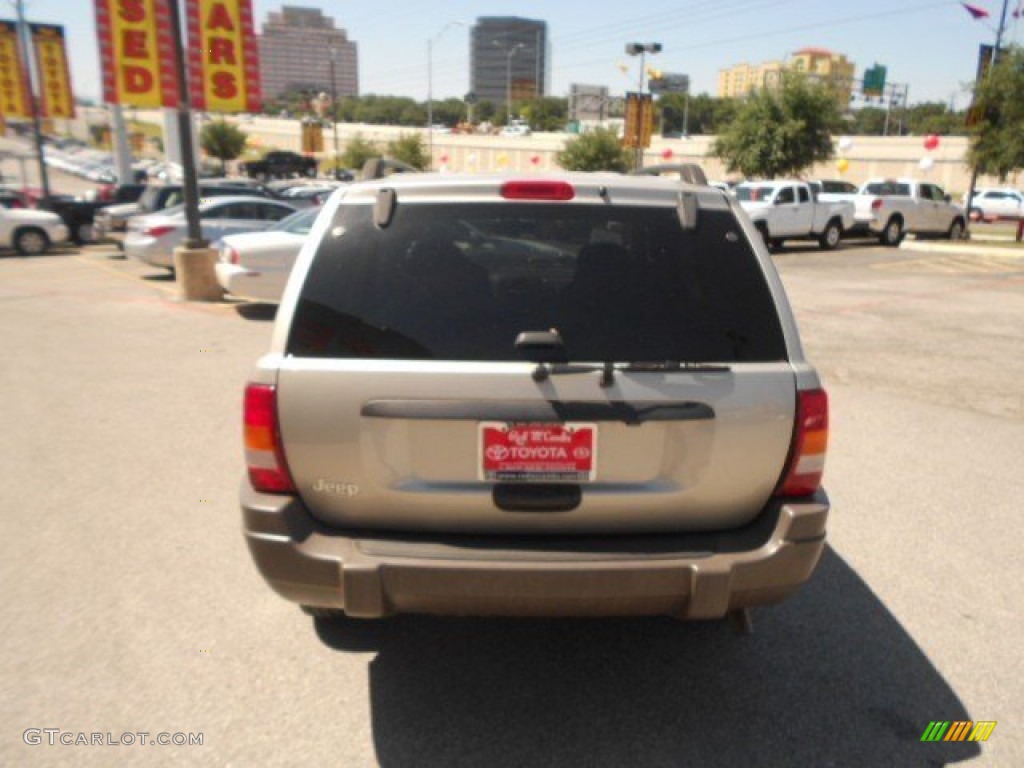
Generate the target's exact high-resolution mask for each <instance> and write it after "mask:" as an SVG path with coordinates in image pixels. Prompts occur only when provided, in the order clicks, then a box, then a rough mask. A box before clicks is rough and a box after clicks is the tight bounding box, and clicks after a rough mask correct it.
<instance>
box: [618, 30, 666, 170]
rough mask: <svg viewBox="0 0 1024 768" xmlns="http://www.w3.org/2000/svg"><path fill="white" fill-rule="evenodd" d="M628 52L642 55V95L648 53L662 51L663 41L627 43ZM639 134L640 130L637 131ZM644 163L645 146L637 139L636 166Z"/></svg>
mask: <svg viewBox="0 0 1024 768" xmlns="http://www.w3.org/2000/svg"><path fill="white" fill-rule="evenodd" d="M626 53H627V54H629V55H630V56H639V57H640V78H639V81H638V82H637V86H636V87H637V96H638V97H639V96H642V95H643V92H644V68H645V66H646V60H647V54H648V53H652V54H653V53H661V43H626ZM641 104H642V101H640V100H639V99H638V101H637V114H642V113H641V112H640V111H639V108H640V106H641ZM637 133H638V134H639V133H640V132H639V131H637ZM643 164H644V148H643V147H642V146H641V143H640V141H639V140H638V141H637V145H636V167H637V168H642V167H643Z"/></svg>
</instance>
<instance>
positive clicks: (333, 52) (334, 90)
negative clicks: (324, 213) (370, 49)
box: [331, 48, 338, 179]
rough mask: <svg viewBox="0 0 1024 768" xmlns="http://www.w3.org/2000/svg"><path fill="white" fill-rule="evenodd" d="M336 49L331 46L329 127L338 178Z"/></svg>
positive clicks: (335, 176) (334, 168)
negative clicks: (332, 133)
mask: <svg viewBox="0 0 1024 768" xmlns="http://www.w3.org/2000/svg"><path fill="white" fill-rule="evenodd" d="M337 54H338V50H337V49H336V48H331V128H332V129H333V130H334V167H333V168H332V170H333V172H334V178H335V179H337V178H338V82H337V80H336V79H335V77H334V62H335V59H336V58H337Z"/></svg>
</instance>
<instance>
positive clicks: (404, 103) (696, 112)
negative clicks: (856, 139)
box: [265, 90, 968, 136]
mask: <svg viewBox="0 0 1024 768" xmlns="http://www.w3.org/2000/svg"><path fill="white" fill-rule="evenodd" d="M313 95H314V94H313V92H312V91H301V90H299V91H293V92H291V93H288V94H286V95H284V96H283V97H281V98H279V99H275V100H273V101H270V102H268V103H267V106H266V110H265V111H266V112H267V113H268V114H279V113H280V112H281V111H282V110H284V111H286V112H288V113H289V114H291V115H294V116H296V117H297V116H300V115H304V114H307V113H309V112H310V111H311V110H312V107H311V103H310V99H311V97H312V96H313ZM686 102H687V100H686V97H685V96H683V95H682V94H665V95H663V96H661V97H660V98H659V100H658V102H657V106H658V109H659V115H658V126H659V127H660V129H661V130H662V131H663V132H664V133H667V134H677V133H683V132H684V129H685V132H686V133H688V134H691V135H695V136H700V135H710V134H719V133H721V132H722V131H724V130H725V129H726V128H727V127H728V126H729V124H730V123H731V122H732V121H733V120H734V118H735V117H736V113H737V109H738V107H739V104H740V103H741V102H742V99H731V98H717V97H714V96H709V95H708V94H706V93H701V94H695V95H693V96H691V97H690V99H689V104H687V103H686ZM472 112H473V122H476V123H479V122H483V121H487V122H490V123H492V124H493V125H499V126H500V125H504V124H505V118H506V110H505V109H504V106H503V105H501V104H495V103H493V102H490V101H482V102H479V103H478V104H475V105H473V109H472ZM336 113H337V116H338V120H339V121H341V122H345V123H367V124H371V125H398V126H407V127H422V126H424V125H426V124H427V104H426V102H419V101H416V100H414V99H411V98H407V97H404V96H378V95H375V94H368V95H366V96H358V97H353V96H349V97H345V98H342V99H339V100H338V104H337V108H336ZM329 114H330V112H329V111H328V115H329ZM512 114H513V115H516V116H521V117H523V118H525V119H526V120H528V121H529V123H530V127H531V128H532V129H533V130H535V131H560V130H562V129H564V128H565V125H566V123H567V122H568V120H569V102H568V99H564V98H557V97H544V98H538V99H527V100H523V101H518V100H517V101H514V102H513V103H512ZM433 117H434V122H435V123H443V124H445V125H448V126H454V125H457V124H458V123H461V122H464V121H466V120H467V119H468V110H467V105H466V103H465V102H464V101H462V100H461V99H453V98H449V99H442V100H439V101H435V102H434V109H433ZM966 120H967V112H966V111H965V110H959V111H956V110H950V109H949V106H948V105H947V104H944V103H942V102H923V103H920V104H915V105H913V106H910V107H908V108H907V109H906V110H898V109H894V110H892V111H890V113H889V125H888V133H889V134H890V135H898V134H900V133H903V134H914V135H925V134H929V133H937V134H941V135H966V134H967V133H968V130H967V125H966ZM842 131H843V132H844V133H846V134H849V135H851V136H881V135H882V134H883V132H885V131H886V110H885V109H883V108H879V107H862V108H859V109H852V110H848V111H846V113H845V115H844V116H843V123H842Z"/></svg>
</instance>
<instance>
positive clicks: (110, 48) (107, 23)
mask: <svg viewBox="0 0 1024 768" xmlns="http://www.w3.org/2000/svg"><path fill="white" fill-rule="evenodd" d="M167 1H168V0H96V34H97V35H98V37H99V43H100V63H101V64H102V67H103V100H104V101H106V102H108V103H110V104H124V105H126V106H132V107H148V108H158V107H177V106H179V103H180V90H179V87H178V77H177V71H176V68H175V66H174V65H175V55H174V41H173V39H172V37H171V19H170V10H169V8H168V5H167Z"/></svg>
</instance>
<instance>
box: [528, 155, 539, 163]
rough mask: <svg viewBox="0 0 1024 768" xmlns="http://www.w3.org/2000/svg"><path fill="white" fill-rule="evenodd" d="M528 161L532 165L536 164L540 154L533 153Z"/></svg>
mask: <svg viewBox="0 0 1024 768" xmlns="http://www.w3.org/2000/svg"><path fill="white" fill-rule="evenodd" d="M530 162H531V163H533V164H534V165H537V164H538V163H540V155H533V156H532V157H531V158H530Z"/></svg>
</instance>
